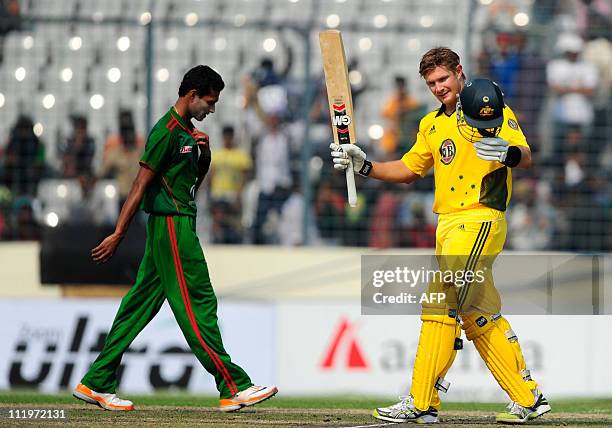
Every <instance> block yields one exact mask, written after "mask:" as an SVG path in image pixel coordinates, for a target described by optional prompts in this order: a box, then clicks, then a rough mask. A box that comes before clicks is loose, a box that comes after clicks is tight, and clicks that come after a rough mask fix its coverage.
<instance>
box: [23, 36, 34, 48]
mask: <svg viewBox="0 0 612 428" xmlns="http://www.w3.org/2000/svg"><path fill="white" fill-rule="evenodd" d="M21 43H22V46H23V48H24V49H25V50H26V51H29V50H30V49H32V47H33V46H34V37H32V36H25V37H24V38H23V40H22V42H21Z"/></svg>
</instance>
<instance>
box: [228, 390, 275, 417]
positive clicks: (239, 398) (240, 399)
mask: <svg viewBox="0 0 612 428" xmlns="http://www.w3.org/2000/svg"><path fill="white" fill-rule="evenodd" d="M277 392H278V388H277V387H275V386H257V385H253V386H251V387H249V388H247V389H245V390H243V391H240V392H239V393H237V394H236V395H234V396H233V397H232V398H222V399H221V400H219V410H221V411H222V412H235V411H236V410H240V409H242V408H243V407H247V406H252V405H253V404H257V403H261V402H262V401H265V400H267V399H268V398H272V397H274V396H275V395H276V393H277Z"/></svg>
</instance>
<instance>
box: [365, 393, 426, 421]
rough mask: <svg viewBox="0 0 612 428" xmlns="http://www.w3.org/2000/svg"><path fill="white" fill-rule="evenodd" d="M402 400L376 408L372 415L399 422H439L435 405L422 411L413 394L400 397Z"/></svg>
mask: <svg viewBox="0 0 612 428" xmlns="http://www.w3.org/2000/svg"><path fill="white" fill-rule="evenodd" d="M400 400H401V401H399V402H398V403H395V404H393V405H392V406H389V407H379V408H377V409H374V411H373V412H372V416H374V417H375V418H376V419H380V420H383V421H388V422H397V423H401V422H415V423H417V424H435V423H437V422H438V411H437V410H436V409H434V408H433V407H430V408H429V409H428V410H426V411H421V410H419V409H417V408H416V407H414V401H413V399H412V396H408V397H400Z"/></svg>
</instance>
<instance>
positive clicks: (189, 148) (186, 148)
mask: <svg viewBox="0 0 612 428" xmlns="http://www.w3.org/2000/svg"><path fill="white" fill-rule="evenodd" d="M192 150H193V146H183V147H181V150H180V152H181V154H185V153H191V151H192Z"/></svg>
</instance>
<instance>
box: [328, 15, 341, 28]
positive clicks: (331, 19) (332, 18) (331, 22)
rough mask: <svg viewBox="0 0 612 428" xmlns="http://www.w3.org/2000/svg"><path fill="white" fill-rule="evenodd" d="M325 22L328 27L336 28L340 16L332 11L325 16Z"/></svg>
mask: <svg viewBox="0 0 612 428" xmlns="http://www.w3.org/2000/svg"><path fill="white" fill-rule="evenodd" d="M325 23H326V24H327V27H328V28H336V27H338V25H340V17H339V16H338V15H336V14H335V13H332V14H331V15H328V16H327V19H326V20H325Z"/></svg>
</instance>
